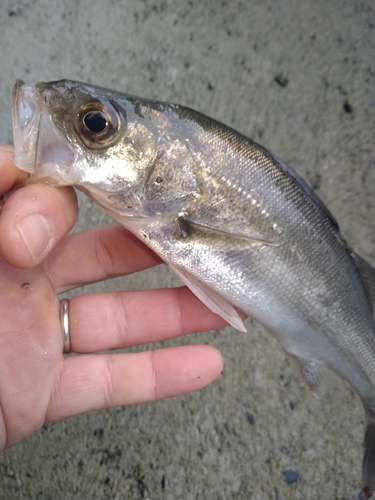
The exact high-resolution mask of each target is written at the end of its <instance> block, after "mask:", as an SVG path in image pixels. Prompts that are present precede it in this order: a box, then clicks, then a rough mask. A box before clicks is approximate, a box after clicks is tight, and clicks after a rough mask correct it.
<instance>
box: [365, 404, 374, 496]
mask: <svg viewBox="0 0 375 500" xmlns="http://www.w3.org/2000/svg"><path fill="white" fill-rule="evenodd" d="M366 413H367V426H366V431H365V443H364V446H365V450H364V453H363V461H362V481H363V494H364V497H365V500H370V498H371V496H372V493H373V492H374V491H375V414H373V413H370V412H366Z"/></svg>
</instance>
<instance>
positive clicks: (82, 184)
mask: <svg viewBox="0 0 375 500" xmlns="http://www.w3.org/2000/svg"><path fill="white" fill-rule="evenodd" d="M12 115H13V130H14V145H15V156H14V163H15V165H16V166H17V167H19V168H20V169H21V170H24V171H26V172H28V174H29V177H28V179H27V181H26V183H31V182H36V181H42V182H46V183H49V184H52V185H54V186H68V185H69V186H75V187H77V188H78V189H81V190H82V191H84V192H85V193H86V194H88V195H89V196H90V197H92V198H93V199H94V200H95V202H96V203H98V204H99V205H100V206H102V207H103V208H104V209H105V210H107V211H108V212H109V213H111V215H116V214H117V215H118V214H120V215H142V214H144V213H147V214H148V215H150V214H151V212H152V213H153V214H156V213H160V212H161V211H162V210H163V207H165V206H169V207H170V206H171V202H172V205H175V204H176V199H177V200H181V199H183V200H185V199H186V192H187V191H188V192H189V193H190V192H192V191H194V192H195V191H196V190H197V185H196V182H195V178H194V175H193V176H191V175H190V177H189V175H187V176H186V175H184V176H181V173H180V172H177V171H175V170H174V169H173V168H169V169H167V171H166V168H165V161H164V160H165V158H166V157H168V158H169V159H170V158H172V160H173V159H174V160H175V162H178V160H179V159H180V158H182V157H183V158H184V164H185V165H186V162H187V161H188V160H187V159H186V147H183V146H182V145H181V141H180V140H179V139H175V140H171V135H170V134H171V130H172V129H174V128H175V127H174V126H175V118H176V113H175V112H174V110H173V105H168V104H164V103H157V102H153V101H147V100H141V99H139V98H137V97H133V96H130V95H128V94H122V93H119V92H115V91H112V90H108V89H104V88H101V87H97V86H93V85H89V84H84V83H80V82H75V81H70V80H60V81H56V82H49V83H44V82H41V83H37V84H36V85H35V86H29V85H25V84H24V83H23V82H22V81H20V80H18V81H17V82H16V84H15V86H14V90H13V109H12ZM163 159H164V160H163ZM167 163H168V164H169V165H170V161H167ZM165 180H168V182H167V183H166V182H163V181H165ZM166 184H167V185H168V187H169V189H168V190H166V189H163V188H164V186H165V185H166ZM151 215H152V214H151ZM115 218H116V217H115Z"/></svg>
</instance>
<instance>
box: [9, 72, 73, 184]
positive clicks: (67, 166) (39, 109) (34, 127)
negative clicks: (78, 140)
mask: <svg viewBox="0 0 375 500" xmlns="http://www.w3.org/2000/svg"><path fill="white" fill-rule="evenodd" d="M46 106H47V104H46V98H45V97H44V96H43V94H42V93H41V92H40V91H39V90H38V88H37V86H29V85H25V84H24V82H23V81H22V80H17V82H16V84H15V85H14V87H13V104H12V120H13V136H14V158H13V161H14V164H15V165H16V166H17V167H18V168H19V169H21V170H23V171H25V172H27V173H28V174H29V176H28V178H27V180H26V181H25V184H30V183H32V182H36V181H43V182H46V183H48V184H52V185H54V186H71V185H73V184H75V182H76V179H75V178H74V175H73V169H72V165H73V164H75V163H77V158H76V152H75V150H74V148H73V146H72V145H71V144H70V143H69V141H68V140H67V139H66V138H65V137H63V135H62V134H61V133H60V132H59V130H58V129H57V128H56V126H55V125H54V124H53V122H52V120H51V118H50V116H49V114H48V113H47V107H46Z"/></svg>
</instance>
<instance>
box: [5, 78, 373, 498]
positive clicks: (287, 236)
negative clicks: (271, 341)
mask: <svg viewBox="0 0 375 500" xmlns="http://www.w3.org/2000/svg"><path fill="white" fill-rule="evenodd" d="M13 122H14V142H15V159H14V161H15V164H16V165H17V166H18V167H19V168H21V169H23V170H25V171H27V172H29V173H30V179H29V182H33V181H37V180H42V181H44V182H48V183H50V184H52V185H56V186H66V185H72V186H75V187H77V188H78V189H80V190H82V191H83V192H84V193H86V194H87V195H88V196H89V197H90V198H92V199H93V200H94V201H95V202H96V203H97V204H98V205H99V206H101V207H102V208H103V209H104V210H105V211H106V212H108V213H109V214H110V215H111V216H112V217H113V218H114V219H116V220H117V221H119V222H120V223H121V224H122V225H123V226H124V227H125V228H127V229H128V230H129V231H131V232H132V233H134V234H135V235H136V236H137V237H139V238H140V239H141V240H142V241H144V242H145V243H146V244H147V245H148V246H149V247H150V248H152V250H154V251H155V252H156V253H157V254H158V255H160V257H162V259H163V260H164V261H165V262H166V263H167V264H169V266H170V267H171V268H172V269H173V270H174V271H175V272H176V273H177V275H178V276H179V277H180V278H181V279H182V280H183V281H184V282H185V283H186V285H187V286H188V287H189V288H190V289H191V290H192V291H193V292H194V293H195V294H196V295H197V296H198V297H199V298H200V300H201V301H202V302H204V303H205V304H206V305H207V306H208V307H209V308H210V309H211V310H212V311H214V312H215V313H217V314H219V315H220V316H222V317H223V318H224V319H225V320H226V321H227V322H228V323H230V324H232V325H233V326H235V327H236V328H238V329H240V330H244V329H245V328H244V325H243V322H242V320H241V318H240V316H239V315H238V313H237V311H236V308H237V309H239V310H241V311H243V312H245V313H246V314H248V315H251V316H252V317H253V318H256V319H257V320H258V321H259V322H260V323H262V324H263V325H264V326H265V327H266V328H267V329H268V330H269V331H270V332H271V333H272V334H273V335H274V336H275V337H276V339H277V340H278V341H279V342H280V344H281V345H282V347H283V349H284V350H285V352H286V353H287V354H288V356H289V357H290V358H292V359H293V360H294V363H295V364H296V365H297V366H298V371H299V373H300V375H301V376H302V378H303V380H304V381H305V382H306V383H307V385H308V387H309V388H310V389H311V390H312V391H314V392H320V390H321V388H322V387H323V386H324V382H325V380H326V379H327V369H331V370H333V371H334V372H335V373H337V374H338V375H339V376H341V377H342V378H343V379H345V380H347V381H348V382H349V383H350V384H351V385H352V386H353V388H354V389H355V390H356V392H357V393H358V394H359V396H360V398H361V399H362V402H363V404H364V407H365V411H366V415H367V428H366V433H365V450H364V458H363V485H364V493H365V497H366V498H369V497H370V495H371V493H372V491H373V490H374V489H375V323H374V297H375V270H374V269H373V268H372V267H371V266H370V265H369V264H368V263H366V262H365V261H364V260H363V259H362V258H361V257H359V256H357V255H356V254H355V253H354V252H353V251H352V250H351V249H350V248H349V247H348V245H347V244H346V242H345V241H344V240H343V238H342V236H341V234H340V232H339V228H338V225H337V223H336V221H335V219H334V218H333V217H332V215H331V214H330V213H329V211H328V210H327V209H326V207H325V206H324V204H323V203H322V201H321V200H319V198H318V197H317V196H316V195H315V194H314V192H313V191H312V190H311V189H310V188H309V187H308V186H307V184H306V183H305V182H304V181H303V180H302V179H301V178H300V177H299V176H298V175H297V174H296V173H295V172H294V171H293V170H292V169H291V168H290V167H288V166H287V165H286V164H285V163H284V162H283V161H282V160H280V159H279V158H277V157H276V156H274V155H273V154H271V153H270V152H268V151H267V150H266V149H264V148H263V147H262V146H260V145H258V144H257V143H255V142H253V141H251V140H250V139H248V138H246V137H244V136H243V135H241V134H239V133H238V132H236V131H234V130H232V129H231V128H229V127H227V126H225V125H223V124H221V123H218V122H216V121H215V120H212V119H210V118H208V117H206V116H204V115H202V114H200V113H198V112H196V111H193V110H191V109H188V108H185V107H182V106H179V105H176V104H170V103H163V102H154V101H150V100H146V99H140V98H138V97H134V96H131V95H128V94H123V93H119V92H115V91H112V90H107V89H103V88H100V87H95V86H93V85H87V84H83V83H79V82H74V81H68V80H62V81H57V82H51V83H38V84H37V85H36V86H33V87H32V86H27V85H24V83H23V82H21V81H17V83H16V84H15V87H14V91H13Z"/></svg>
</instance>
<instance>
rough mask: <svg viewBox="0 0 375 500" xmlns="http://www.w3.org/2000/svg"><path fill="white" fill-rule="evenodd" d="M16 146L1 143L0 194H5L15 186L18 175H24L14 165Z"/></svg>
mask: <svg viewBox="0 0 375 500" xmlns="http://www.w3.org/2000/svg"><path fill="white" fill-rule="evenodd" d="M13 155H14V148H13V146H10V145H8V144H0V194H4V193H6V192H7V191H9V189H10V188H11V187H12V186H14V184H15V182H16V181H17V179H18V177H20V176H21V175H22V172H21V170H19V169H18V168H17V167H16V166H15V165H13V161H12V160H13Z"/></svg>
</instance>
